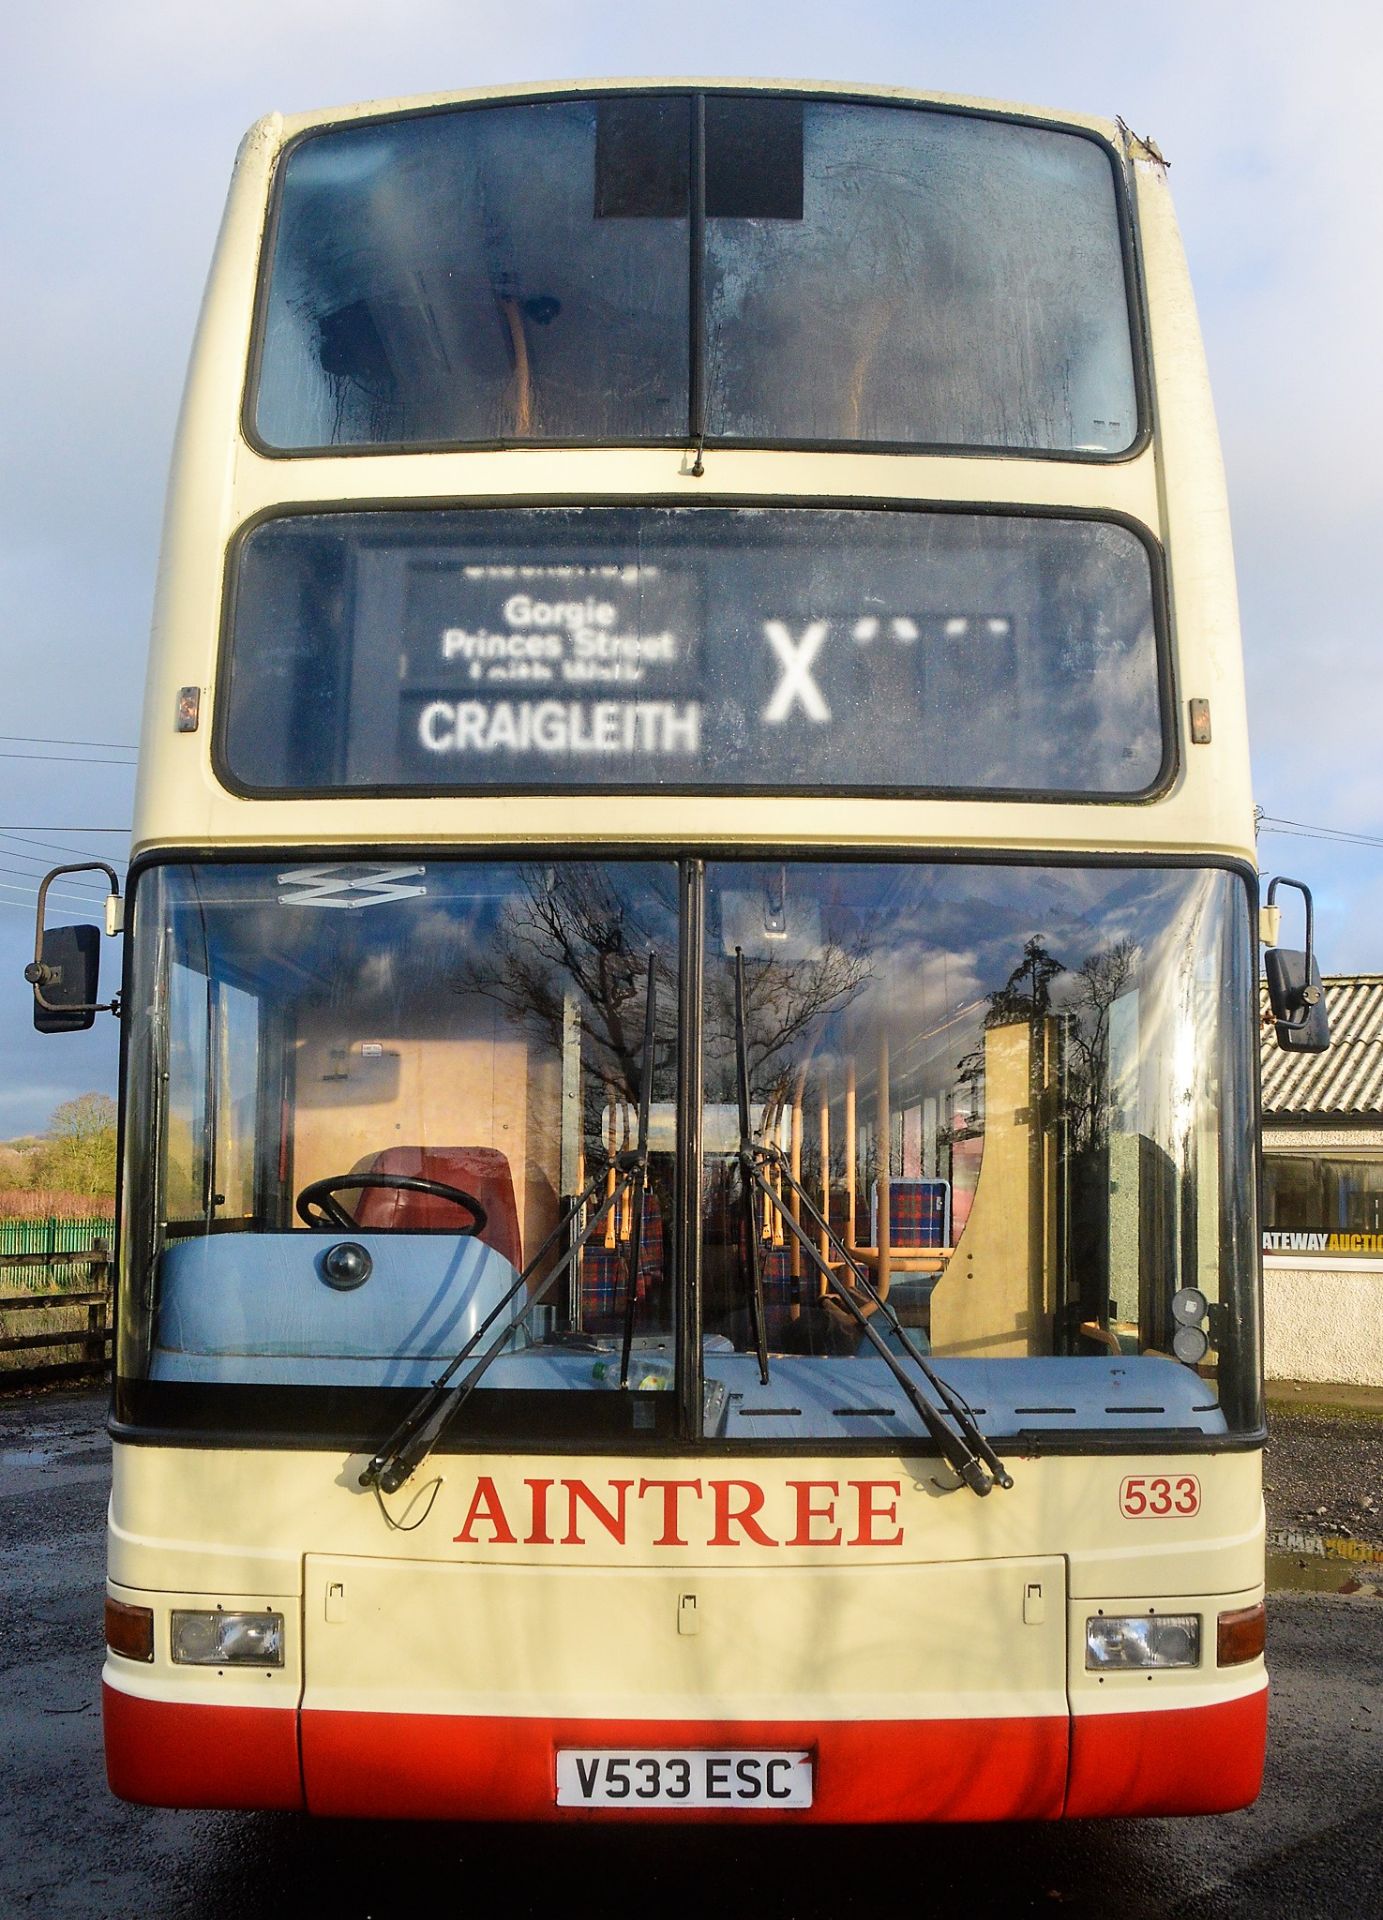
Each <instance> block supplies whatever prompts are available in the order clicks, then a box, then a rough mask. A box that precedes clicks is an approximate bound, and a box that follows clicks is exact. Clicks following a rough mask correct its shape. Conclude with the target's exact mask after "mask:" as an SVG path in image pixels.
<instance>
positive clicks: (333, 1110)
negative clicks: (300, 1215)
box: [293, 996, 561, 1248]
mask: <svg viewBox="0 0 1383 1920" xmlns="http://www.w3.org/2000/svg"><path fill="white" fill-rule="evenodd" d="M375 1017H376V1016H374V1015H372V1014H371V1012H369V1011H368V1010H361V1011H360V1012H358V1013H357V1014H355V1015H354V1016H353V1021H352V1029H351V1031H349V1032H348V1033H347V1032H343V1030H342V1024H341V1018H340V1014H339V1011H338V1010H337V1009H335V1008H330V1007H324V1008H322V1009H320V1010H308V1011H306V1012H305V1013H304V1015H303V1018H302V1020H301V1023H300V1025H299V1029H298V1045H297V1052H296V1061H295V1081H296V1089H295V1111H294V1119H293V1161H294V1170H293V1177H294V1181H295V1184H296V1186H297V1187H298V1188H299V1189H301V1188H302V1187H303V1186H305V1185H306V1184H307V1183H308V1182H309V1181H311V1180H318V1179H322V1178H324V1177H325V1176H327V1175H329V1174H333V1173H347V1172H349V1171H350V1170H351V1168H353V1167H355V1166H357V1165H359V1163H360V1162H361V1161H363V1160H367V1159H369V1158H371V1157H372V1156H373V1155H375V1154H377V1153H383V1152H385V1151H386V1150H387V1149H388V1148H390V1147H438V1148H440V1147H492V1148H497V1149H498V1150H499V1151H500V1152H501V1153H503V1154H505V1155H506V1156H507V1158H508V1161H509V1166H510V1171H511V1172H512V1174H513V1178H514V1193H515V1197H516V1199H517V1202H518V1207H519V1217H520V1220H521V1222H522V1228H523V1242H524V1246H525V1247H530V1248H531V1247H535V1246H537V1245H538V1244H539V1243H540V1242H541V1240H542V1239H543V1237H544V1236H545V1235H546V1234H547V1233H548V1232H549V1231H550V1229H551V1227H552V1225H553V1223H554V1221H555V1220H556V1217H557V1185H558V1179H559V1173H560V1146H559V1115H560V1108H561V1062H560V1059H559V1058H558V1056H557V1055H556V1054H555V1053H553V1054H552V1055H551V1056H548V1055H546V1054H545V1053H544V1052H542V1051H541V1050H539V1049H538V1048H536V1047H533V1046H531V1045H530V1044H529V1042H528V1040H527V1039H526V1038H524V1037H523V1036H522V1035H520V1034H516V1033H515V1031H514V1028H513V1026H512V1025H511V1024H510V1023H509V1022H508V1021H506V1020H505V1019H504V1017H503V1014H502V1013H501V1012H500V1010H499V1009H498V1008H496V1007H494V1006H493V1005H491V1004H490V1003H489V1002H487V1001H485V1000H483V999H481V998H480V997H479V996H467V997H466V998H464V999H462V998H459V997H456V998H449V999H448V1002H447V1005H446V1007H445V1009H444V1017H445V1027H446V1030H445V1032H439V1031H437V1026H438V1025H439V1024H440V1022H439V1021H437V1020H436V1017H435V1016H432V1024H429V1019H428V1015H427V1014H420V1015H418V1016H416V1017H414V1018H412V1019H409V1020H406V1021H405V1020H400V1019H399V1017H398V1010H397V1008H394V1007H391V1008H390V1009H389V1012H388V1014H387V1015H380V1016H378V1024H375V1025H368V1022H369V1021H370V1020H371V1019H372V1018H375Z"/></svg>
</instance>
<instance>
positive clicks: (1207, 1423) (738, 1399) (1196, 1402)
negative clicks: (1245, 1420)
mask: <svg viewBox="0 0 1383 1920" xmlns="http://www.w3.org/2000/svg"><path fill="white" fill-rule="evenodd" d="M902 1365H903V1367H904V1369H905V1371H907V1372H909V1373H911V1372H912V1371H913V1369H912V1367H911V1365H910V1363H909V1362H908V1361H907V1360H903V1361H902ZM933 1366H934V1369H935V1371H936V1373H937V1374H938V1376H939V1377H940V1378H941V1379H943V1380H944V1381H945V1382H946V1383H947V1385H948V1386H950V1387H951V1388H952V1389H953V1391H954V1392H955V1393H956V1394H957V1395H959V1397H960V1398H961V1399H963V1400H964V1401H965V1402H966V1403H967V1405H968V1406H969V1407H970V1408H971V1409H972V1410H973V1412H974V1414H975V1416H976V1418H977V1420H978V1422H979V1425H980V1427H981V1429H982V1430H983V1431H984V1432H985V1433H986V1434H989V1435H991V1436H992V1437H994V1438H996V1439H998V1438H1003V1437H1006V1436H1014V1435H1017V1434H1020V1433H1021V1434H1034V1433H1039V1434H1040V1433H1060V1432H1063V1431H1065V1430H1068V1429H1079V1430H1081V1431H1084V1432H1110V1433H1114V1432H1119V1433H1125V1432H1130V1431H1133V1432H1137V1431H1139V1430H1140V1429H1141V1430H1144V1431H1150V1430H1153V1429H1160V1430H1163V1431H1165V1430H1166V1429H1168V1428H1173V1429H1176V1430H1177V1431H1184V1432H1187V1433H1201V1434H1218V1433H1225V1432H1226V1431H1227V1430H1228V1429H1227V1425H1226V1422H1225V1417H1224V1414H1223V1413H1222V1412H1221V1411H1220V1407H1219V1405H1218V1403H1217V1401H1216V1399H1215V1390H1214V1388H1213V1386H1211V1385H1210V1384H1209V1383H1207V1382H1206V1381H1204V1380H1202V1379H1201V1378H1200V1377H1199V1376H1198V1375H1197V1374H1195V1373H1193V1372H1192V1371H1191V1369H1190V1368H1189V1367H1184V1366H1182V1365H1181V1364H1180V1362H1179V1361H1176V1360H1171V1359H1167V1358H1165V1357H1164V1356H1162V1355H1160V1354H1125V1355H1123V1356H1121V1357H1119V1358H1117V1359H1116V1358H1115V1357H1114V1356H1113V1355H1112V1354H1111V1355H1099V1356H1094V1355H1092V1356H1089V1357H1079V1358H1075V1359H1061V1358H1051V1357H1047V1356H1041V1355H1035V1356H1033V1357H1032V1358H1028V1359H1013V1360H966V1359H942V1360H934V1361H933ZM706 1373H707V1377H708V1378H711V1377H714V1378H715V1379H718V1380H721V1381H723V1382H724V1384H725V1388H726V1411H725V1424H724V1428H723V1434H724V1437H725V1438H726V1439H728V1440H750V1439H755V1440H806V1439H811V1438H814V1437H817V1436H820V1435H823V1434H831V1435H834V1436H839V1437H843V1436H844V1435H845V1434H846V1433H849V1434H850V1435H851V1436H852V1437H854V1438H856V1439H861V1440H866V1439H876V1438H877V1439H879V1440H887V1439H888V1438H889V1437H891V1436H896V1437H899V1438H908V1439H912V1440H916V1439H918V1438H920V1437H922V1436H923V1435H924V1434H925V1432H926V1429H925V1427H924V1426H923V1423H922V1418H921V1415H920V1414H919V1413H918V1412H917V1409H916V1408H915V1407H914V1406H913V1404H912V1402H911V1401H910V1400H909V1398H908V1396H907V1395H906V1394H905V1393H904V1391H903V1389H902V1387H901V1386H900V1385H899V1383H898V1381H897V1379H896V1378H895V1377H894V1375H893V1374H892V1373H891V1372H890V1370H889V1368H888V1367H887V1366H886V1365H885V1363H884V1361H883V1360H882V1359H881V1358H880V1356H879V1355H878V1354H877V1353H875V1352H873V1351H872V1350H869V1351H866V1352H862V1353H860V1354H859V1355H858V1356H855V1357H849V1356H846V1357H842V1356H839V1355H829V1356H824V1355H823V1356H820V1357H807V1356H802V1355H797V1354H787V1355H783V1356H782V1357H780V1358H773V1359H772V1360H771V1364H770V1368H769V1373H770V1380H769V1384H768V1385H767V1386H764V1385H762V1384H761V1383H760V1380H759V1373H758V1363H757V1362H756V1361H755V1359H754V1357H753V1355H752V1354H749V1355H746V1354H736V1355H734V1356H733V1357H731V1356H725V1357H719V1356H718V1357H716V1358H714V1359H713V1358H712V1357H710V1356H709V1355H708V1356H707V1359H706ZM918 1384H919V1386H920V1387H921V1388H922V1391H923V1392H924V1393H926V1394H928V1395H929V1396H931V1389H930V1388H929V1387H928V1386H927V1385H926V1382H925V1381H924V1380H923V1379H922V1378H921V1376H920V1375H919V1376H918ZM931 1397H934V1396H931Z"/></svg>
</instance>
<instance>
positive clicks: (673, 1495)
mask: <svg viewBox="0 0 1383 1920" xmlns="http://www.w3.org/2000/svg"><path fill="white" fill-rule="evenodd" d="M684 1492H691V1493H694V1494H695V1495H696V1497H697V1499H698V1500H699V1499H700V1498H701V1482H700V1481H699V1480H640V1482H639V1498H640V1500H642V1499H643V1497H644V1495H645V1494H646V1493H661V1494H662V1496H663V1530H662V1532H661V1533H660V1534H659V1535H658V1538H657V1539H656V1540H655V1541H654V1542H653V1544H654V1546H655V1547H685V1546H686V1544H687V1543H686V1541H685V1540H684V1539H683V1538H682V1535H681V1533H680V1532H679V1527H680V1524H681V1516H680V1514H679V1512H678V1508H679V1507H680V1505H681V1495H682V1494H683V1493H684Z"/></svg>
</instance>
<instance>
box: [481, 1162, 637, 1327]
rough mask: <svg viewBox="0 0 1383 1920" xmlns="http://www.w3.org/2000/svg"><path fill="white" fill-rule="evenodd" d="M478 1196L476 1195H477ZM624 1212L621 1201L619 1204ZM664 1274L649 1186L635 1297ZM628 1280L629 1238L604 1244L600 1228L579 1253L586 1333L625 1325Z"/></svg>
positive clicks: (582, 1313) (582, 1311)
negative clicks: (611, 1243)
mask: <svg viewBox="0 0 1383 1920" xmlns="http://www.w3.org/2000/svg"><path fill="white" fill-rule="evenodd" d="M478 1197H479V1196H477V1198H478ZM620 1211H621V1213H623V1212H624V1208H623V1205H621V1208H620ZM662 1278H663V1210H662V1208H661V1207H660V1206H659V1205H658V1196H657V1194H656V1193H654V1191H653V1189H652V1188H651V1187H650V1188H649V1189H648V1191H647V1192H646V1193H645V1194H644V1197H643V1240H642V1244H641V1246H640V1248H639V1277H638V1288H637V1292H638V1298H639V1299H640V1300H644V1299H646V1298H647V1297H648V1294H649V1291H650V1290H651V1289H656V1288H658V1287H659V1286H660V1285H661V1283H662ZM628 1284H629V1242H628V1240H627V1239H624V1240H617V1241H615V1243H614V1244H613V1245H607V1244H606V1243H605V1241H604V1240H603V1239H602V1237H601V1235H600V1233H599V1232H597V1233H596V1234H595V1235H594V1236H593V1238H592V1239H591V1240H590V1241H588V1242H587V1244H586V1247H585V1249H584V1251H583V1252H582V1255H581V1325H582V1327H583V1328H584V1330H585V1331H586V1332H587V1333H594V1334H606V1333H616V1332H618V1331H619V1330H620V1328H621V1327H622V1326H623V1325H624V1305H625V1293H626V1289H627V1287H628Z"/></svg>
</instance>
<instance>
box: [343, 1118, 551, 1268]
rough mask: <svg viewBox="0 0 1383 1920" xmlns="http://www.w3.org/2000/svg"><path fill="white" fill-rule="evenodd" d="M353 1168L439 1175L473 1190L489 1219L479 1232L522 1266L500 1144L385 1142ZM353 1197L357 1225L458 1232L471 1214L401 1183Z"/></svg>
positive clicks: (401, 1230) (509, 1182)
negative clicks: (405, 1144) (402, 1144)
mask: <svg viewBox="0 0 1383 1920" xmlns="http://www.w3.org/2000/svg"><path fill="white" fill-rule="evenodd" d="M351 1172H352V1173H396V1174H405V1175H408V1176H409V1177H410V1178H412V1179H414V1180H440V1181H441V1182H442V1183H443V1185H444V1186H448V1187H460V1188H461V1190H462V1192H463V1193H472V1194H474V1195H475V1197H476V1199H477V1200H478V1201H479V1202H480V1204H481V1206H482V1207H484V1209H485V1212H486V1215H487V1218H486V1222H485V1225H484V1226H483V1227H482V1228H481V1230H480V1233H479V1234H478V1235H477V1236H476V1237H477V1238H478V1239H480V1240H483V1241H484V1242H485V1244H486V1246H487V1247H493V1248H494V1250H495V1252H496V1253H502V1254H503V1255H504V1258H505V1259H506V1260H507V1261H508V1262H509V1264H510V1265H511V1266H512V1267H513V1268H514V1269H515V1271H516V1272H517V1271H518V1270H519V1269H520V1268H521V1267H522V1266H523V1242H522V1239H521V1236H520V1234H519V1210H518V1207H517V1205H516V1204H515V1201H514V1176H513V1174H512V1173H511V1172H510V1171H509V1156H508V1154H506V1153H501V1152H500V1150H499V1148H498V1147H387V1148H386V1149H385V1150H384V1152H383V1153H371V1154H367V1155H366V1157H365V1158H364V1159H363V1160H361V1161H359V1162H358V1163H357V1164H356V1165H355V1166H353V1167H352V1168H351ZM352 1197H353V1199H354V1212H355V1218H356V1224H357V1225H358V1226H359V1227H360V1228H362V1229H371V1230H373V1231H375V1232H381V1231H382V1232H385V1233H389V1232H393V1233H426V1232H429V1231H441V1232H444V1233H446V1232H450V1233H455V1232H456V1231H457V1230H458V1229H459V1228H462V1227H464V1225H465V1223H466V1219H467V1216H466V1214H465V1212H464V1211H463V1209H462V1208H460V1207H458V1206H457V1205H456V1204H455V1203H454V1202H453V1201H450V1200H443V1199H442V1198H441V1197H440V1195H438V1194H435V1193H410V1192H409V1191H408V1190H407V1188H403V1187H395V1188H389V1187H366V1188H365V1189H364V1191H363V1192H362V1193H360V1194H358V1195H355V1196H352Z"/></svg>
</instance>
